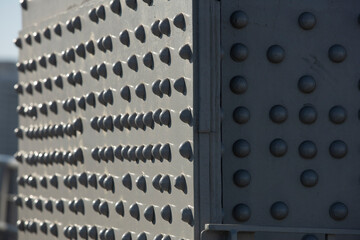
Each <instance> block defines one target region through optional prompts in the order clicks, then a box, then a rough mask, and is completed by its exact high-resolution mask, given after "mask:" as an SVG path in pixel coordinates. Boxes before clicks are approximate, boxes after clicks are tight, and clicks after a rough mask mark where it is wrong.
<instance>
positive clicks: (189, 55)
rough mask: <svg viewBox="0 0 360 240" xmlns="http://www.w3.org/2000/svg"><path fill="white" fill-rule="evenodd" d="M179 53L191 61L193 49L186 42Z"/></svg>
mask: <svg viewBox="0 0 360 240" xmlns="http://www.w3.org/2000/svg"><path fill="white" fill-rule="evenodd" d="M179 55H180V57H181V58H182V59H185V60H189V61H191V58H192V50H191V47H190V45H189V44H185V45H184V46H182V47H181V48H180V49H179Z"/></svg>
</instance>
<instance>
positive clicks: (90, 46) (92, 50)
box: [85, 40, 95, 55]
mask: <svg viewBox="0 0 360 240" xmlns="http://www.w3.org/2000/svg"><path fill="white" fill-rule="evenodd" d="M85 48H86V51H88V53H90V54H92V55H94V54H95V45H94V42H93V41H91V40H90V41H88V42H86V44H85Z"/></svg>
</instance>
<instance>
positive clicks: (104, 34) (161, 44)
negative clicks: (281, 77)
mask: <svg viewBox="0 0 360 240" xmlns="http://www.w3.org/2000/svg"><path fill="white" fill-rule="evenodd" d="M24 2H25V3H24ZM22 6H23V12H24V13H23V15H24V21H25V22H24V29H23V30H22V31H21V33H20V36H19V39H18V40H17V41H16V44H17V45H18V46H20V59H19V63H18V69H19V71H20V73H19V74H20V76H19V84H18V85H17V86H16V87H15V88H16V90H17V92H18V93H19V102H20V103H19V107H18V112H19V122H20V124H19V128H18V129H16V132H17V135H18V137H19V138H20V139H19V152H18V153H17V155H16V158H17V159H18V161H19V162H21V164H20V168H19V178H18V183H19V196H18V197H17V199H16V202H17V204H18V205H19V221H18V228H19V239H57V238H59V239H69V238H71V239H107V240H108V239H124V240H126V239H139V240H140V239H141V240H145V239H193V238H194V178H193V177H194V176H193V172H194V167H193V163H194V161H193V160H194V159H193V158H194V155H193V113H192V111H193V60H192V45H193V41H192V39H193V38H192V34H193V31H192V2H191V1H168V0H154V1H152V0H149V1H145V0H144V1H143V0H141V1H140V0H126V1H125V0H121V1H118V0H114V1H111V2H110V1H64V2H63V1H56V2H55V1H42V0H34V1H23V3H22ZM54 8H55V9H54ZM56 8H57V9H56ZM42 13H43V15H41V14H42ZM39 14H40V15H39Z"/></svg>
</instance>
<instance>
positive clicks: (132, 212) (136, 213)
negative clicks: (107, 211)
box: [129, 203, 140, 221]
mask: <svg viewBox="0 0 360 240" xmlns="http://www.w3.org/2000/svg"><path fill="white" fill-rule="evenodd" d="M129 212H130V215H131V216H132V217H133V218H135V219H136V220H138V221H139V220H140V211H139V206H138V205H137V203H134V204H132V205H131V206H130V208H129Z"/></svg>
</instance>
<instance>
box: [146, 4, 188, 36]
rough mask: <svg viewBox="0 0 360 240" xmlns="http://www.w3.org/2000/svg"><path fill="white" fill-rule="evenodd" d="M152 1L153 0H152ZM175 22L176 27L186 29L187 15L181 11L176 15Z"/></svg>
mask: <svg viewBox="0 0 360 240" xmlns="http://www.w3.org/2000/svg"><path fill="white" fill-rule="evenodd" d="M151 1H152V0H151ZM173 23H174V25H175V27H177V28H180V29H181V30H183V31H185V29H186V22H185V16H184V14H182V13H179V14H178V15H176V16H175V17H174V20H173Z"/></svg>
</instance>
